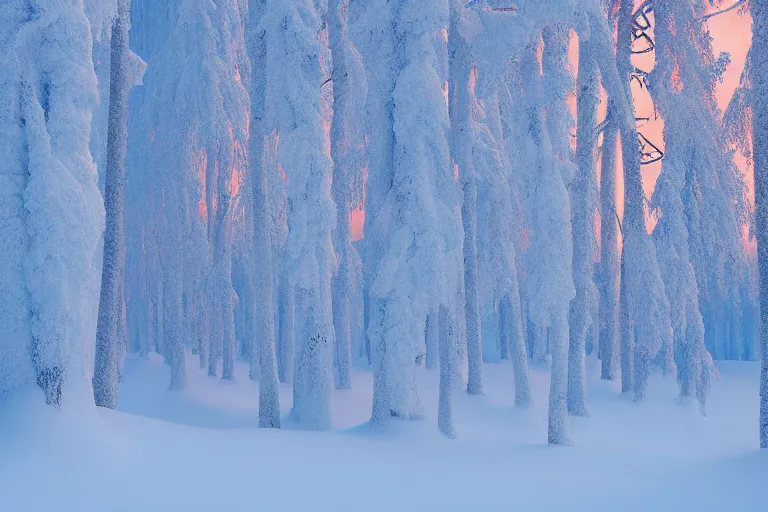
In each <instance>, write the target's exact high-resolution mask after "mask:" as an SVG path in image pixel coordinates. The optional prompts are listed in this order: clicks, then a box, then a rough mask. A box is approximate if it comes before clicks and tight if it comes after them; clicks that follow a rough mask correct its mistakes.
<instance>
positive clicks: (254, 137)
mask: <svg viewBox="0 0 768 512" xmlns="http://www.w3.org/2000/svg"><path fill="white" fill-rule="evenodd" d="M248 8H249V10H248V23H247V25H246V29H245V30H246V41H247V46H248V56H249V57H250V59H251V76H250V79H249V82H250V83H249V86H250V87H249V92H250V124H249V134H248V135H249V138H248V177H249V179H250V180H251V191H252V192H251V198H252V201H253V212H252V215H253V248H252V249H251V250H252V252H253V254H252V259H253V269H252V275H253V281H254V294H253V299H254V303H253V308H252V311H249V315H251V316H252V317H253V322H254V327H255V328H254V330H253V332H252V333H251V335H252V336H256V337H258V341H257V340H255V339H252V340H250V343H251V344H252V347H251V349H250V351H251V353H250V359H251V361H250V362H251V374H254V373H256V371H258V375H259V426H260V427H262V428H279V427H280V402H279V399H278V371H277V354H276V349H275V315H274V310H273V301H274V291H273V290H274V282H275V277H274V273H273V264H272V238H271V221H272V215H271V212H270V201H269V186H268V176H267V165H266V159H265V156H264V146H265V144H266V138H267V125H266V117H265V110H266V105H265V103H266V76H265V71H266V63H267V62H266V58H267V46H266V30H265V28H264V27H263V26H261V21H262V17H263V16H264V13H265V10H266V0H251V1H250V2H249V4H248Z"/></svg>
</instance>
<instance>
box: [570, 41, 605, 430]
mask: <svg viewBox="0 0 768 512" xmlns="http://www.w3.org/2000/svg"><path fill="white" fill-rule="evenodd" d="M597 86H598V72H597V62H596V61H595V55H594V49H593V42H592V41H590V39H587V38H581V39H580V40H579V71H578V77H577V84H576V110H577V115H578V123H577V124H576V164H577V170H576V176H575V178H574V180H573V181H572V182H571V186H570V195H571V223H572V228H571V233H572V238H573V282H574V285H575V287H576V297H575V298H574V299H573V301H572V302H571V310H570V335H571V340H570V347H569V350H568V412H569V413H571V414H573V415H576V416H586V415H587V414H588V413H587V405H586V390H585V388H586V380H587V379H586V362H585V356H586V342H587V335H588V332H589V330H590V328H592V329H595V328H597V329H599V327H598V325H597V323H598V321H597V318H598V316H597V307H598V301H599V295H598V291H597V288H596V287H595V283H594V268H595V265H594V262H593V259H594V254H595V253H596V252H597V244H596V240H595V230H594V219H595V212H596V210H597V208H596V206H597V197H596V196H597V183H596V179H597V168H596V165H597V158H596V157H597V154H596V153H597V137H595V127H596V125H597V104H598V97H597V93H598V90H597Z"/></svg>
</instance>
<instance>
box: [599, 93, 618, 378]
mask: <svg viewBox="0 0 768 512" xmlns="http://www.w3.org/2000/svg"><path fill="white" fill-rule="evenodd" d="M612 115H613V108H612V106H611V105H610V104H609V106H608V110H607V116H608V119H609V120H608V124H607V125H606V127H605V129H604V130H603V147H602V159H601V162H600V166H601V171H600V305H599V308H598V311H599V315H600V338H599V344H600V347H599V354H600V363H601V368H600V378H601V379H604V380H614V379H616V377H617V375H618V368H617V364H618V351H619V277H620V262H619V252H618V251H619V249H618V235H619V229H618V227H619V225H618V213H617V209H616V142H617V140H616V139H617V129H616V123H615V121H613V119H611V116H612Z"/></svg>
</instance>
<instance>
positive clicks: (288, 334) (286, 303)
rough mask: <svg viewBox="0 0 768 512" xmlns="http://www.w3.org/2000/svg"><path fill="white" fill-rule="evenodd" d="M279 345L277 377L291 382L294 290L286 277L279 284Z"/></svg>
mask: <svg viewBox="0 0 768 512" xmlns="http://www.w3.org/2000/svg"><path fill="white" fill-rule="evenodd" d="M278 316H279V318H280V344H279V358H278V372H277V373H278V377H279V379H280V382H283V383H286V382H293V362H294V346H295V344H296V326H295V302H294V290H293V286H291V284H290V281H289V279H288V278H287V277H285V276H284V277H283V278H282V279H281V283H280V297H279V312H278Z"/></svg>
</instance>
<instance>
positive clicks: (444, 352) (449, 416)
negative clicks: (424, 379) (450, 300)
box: [437, 306, 458, 439]
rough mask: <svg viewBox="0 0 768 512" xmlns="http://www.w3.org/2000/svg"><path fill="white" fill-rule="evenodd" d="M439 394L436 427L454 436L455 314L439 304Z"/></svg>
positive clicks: (456, 353)
mask: <svg viewBox="0 0 768 512" xmlns="http://www.w3.org/2000/svg"><path fill="white" fill-rule="evenodd" d="M438 315H439V319H440V395H439V399H438V406H437V427H438V428H439V429H440V432H442V433H443V434H445V435H446V436H447V437H449V438H451V439H454V438H455V437H456V426H455V425H454V420H453V388H454V385H455V384H454V379H455V375H456V358H457V357H458V350H457V348H458V347H457V346H456V342H457V332H456V319H455V317H456V315H455V314H453V313H452V312H451V311H450V310H449V309H448V308H447V307H446V306H440V310H439V313H438Z"/></svg>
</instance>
